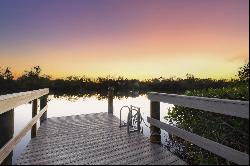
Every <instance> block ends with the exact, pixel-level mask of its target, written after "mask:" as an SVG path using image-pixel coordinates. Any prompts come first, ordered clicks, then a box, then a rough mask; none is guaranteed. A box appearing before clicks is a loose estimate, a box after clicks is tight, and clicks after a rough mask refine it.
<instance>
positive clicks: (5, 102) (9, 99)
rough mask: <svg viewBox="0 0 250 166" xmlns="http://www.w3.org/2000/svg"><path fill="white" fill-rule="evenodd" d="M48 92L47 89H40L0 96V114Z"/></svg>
mask: <svg viewBox="0 0 250 166" xmlns="http://www.w3.org/2000/svg"><path fill="white" fill-rule="evenodd" d="M48 93H49V89H40V90H34V91H28V92H20V93H13V94H8V95H2V96H0V114H2V113H5V112H7V111H9V110H11V109H13V108H15V107H17V106H19V105H22V104H26V103H28V102H30V101H33V100H34V99H37V98H39V97H42V96H44V95H46V94H48Z"/></svg>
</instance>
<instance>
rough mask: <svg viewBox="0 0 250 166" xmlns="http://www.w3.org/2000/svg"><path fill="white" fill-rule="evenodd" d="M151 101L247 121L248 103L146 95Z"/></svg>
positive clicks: (170, 95) (164, 94)
mask: <svg viewBox="0 0 250 166" xmlns="http://www.w3.org/2000/svg"><path fill="white" fill-rule="evenodd" d="M148 98H149V100H151V101H158V102H164V103H170V104H174V105H178V106H183V107H189V108H194V109H199V110H204V111H209V112H214V113H219V114H224V115H230V116H236V117H241V118H245V119H249V101H239V100H227V99H217V98H207V97H196V96H185V95H175V94H166V93H156V92H150V93H148Z"/></svg>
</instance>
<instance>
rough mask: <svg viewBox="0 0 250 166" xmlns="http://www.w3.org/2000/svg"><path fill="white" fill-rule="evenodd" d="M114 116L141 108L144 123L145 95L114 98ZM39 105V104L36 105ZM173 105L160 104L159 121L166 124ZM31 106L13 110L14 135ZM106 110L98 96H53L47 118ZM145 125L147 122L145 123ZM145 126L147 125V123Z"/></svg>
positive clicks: (15, 154) (21, 145)
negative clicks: (127, 108)
mask: <svg viewBox="0 0 250 166" xmlns="http://www.w3.org/2000/svg"><path fill="white" fill-rule="evenodd" d="M113 103H114V115H115V116H117V117H118V118H119V116H120V112H119V111H120V108H121V107H122V106H124V105H128V106H130V105H134V106H137V107H140V108H141V114H142V117H143V118H144V120H145V122H146V119H147V116H150V101H149V100H148V99H147V97H146V95H141V96H138V97H134V98H133V97H128V98H119V99H118V98H115V99H114V101H113ZM38 104H39V103H38ZM172 107H173V105H171V104H167V103H161V116H160V119H161V121H163V122H165V123H168V122H167V120H166V119H164V117H165V116H166V115H167V113H168V109H169V108H172ZM31 110H32V108H31V104H24V105H21V106H19V107H17V108H16V109H15V130H14V134H15V135H16V134H18V132H20V131H21V129H23V128H24V127H25V126H26V125H27V123H28V122H29V121H30V120H31V112H32V111H31ZM107 110H108V101H107V99H98V96H91V97H73V98H72V97H70V98H69V97H59V98H56V97H54V96H53V95H50V96H49V102H48V118H52V117H61V116H71V115H81V114H91V113H100V112H107ZM126 119H127V110H126V109H124V111H123V112H122V120H124V121H126ZM146 123H147V122H146ZM38 126H39V124H38ZM147 126H149V124H148V123H147ZM147 126H146V125H145V124H144V123H142V127H143V134H144V135H145V136H146V137H149V135H150V132H149V128H148V127H147ZM30 135H31V134H30V132H29V133H27V135H26V136H25V137H24V138H23V139H22V141H21V142H20V143H19V144H18V145H17V146H16V148H15V150H14V152H13V159H12V160H13V161H12V162H13V164H15V163H16V160H17V158H18V157H19V156H20V154H21V153H22V151H23V150H24V149H25V147H26V146H27V144H28V142H29V141H30V139H31V136H30ZM161 135H162V137H161V139H162V140H161V141H162V143H163V144H166V140H167V139H168V134H167V132H166V131H164V130H162V131H161Z"/></svg>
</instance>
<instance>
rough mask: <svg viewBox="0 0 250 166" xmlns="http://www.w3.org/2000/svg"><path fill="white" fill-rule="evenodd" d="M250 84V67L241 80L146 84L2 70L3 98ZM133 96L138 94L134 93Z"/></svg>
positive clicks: (154, 80) (153, 81)
mask: <svg viewBox="0 0 250 166" xmlns="http://www.w3.org/2000/svg"><path fill="white" fill-rule="evenodd" d="M247 77H248V80H249V63H248V64H245V65H244V66H243V67H241V68H240V69H239V71H238V78H237V79H230V80H227V79H212V78H206V79H201V78H196V77H195V76H193V75H192V74H187V75H186V78H175V77H171V78H163V77H160V78H152V79H146V80H138V79H127V78H124V77H112V76H107V77H97V78H95V79H91V78H88V77H85V76H83V77H77V76H69V77H67V78H65V79H51V77H50V76H49V75H46V74H42V69H41V67H40V66H34V67H33V68H31V69H30V70H28V71H24V73H23V74H22V75H21V76H20V77H18V78H17V79H14V77H13V74H12V72H11V70H10V68H9V67H7V68H5V69H3V68H1V67H0V95H2V94H8V93H15V92H21V91H28V90H35V89H41V88H50V91H51V92H52V93H53V94H58V95H61V94H69V95H70V94H72V95H73V94H74V95H81V94H99V95H100V96H101V97H104V98H105V96H106V95H107V90H108V87H114V89H115V92H114V94H115V96H118V97H119V96H120V97H121V96H125V97H126V95H129V94H128V93H129V92H137V93H139V94H145V93H147V92H149V91H155V92H163V93H176V94H183V93H185V92H186V91H188V90H207V89H209V88H214V89H216V88H226V87H232V86H236V85H238V84H242V83H244V82H246V81H247V80H246V79H247ZM131 94H132V95H133V94H134V93H131Z"/></svg>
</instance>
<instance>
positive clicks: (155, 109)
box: [150, 101, 161, 144]
mask: <svg viewBox="0 0 250 166" xmlns="http://www.w3.org/2000/svg"><path fill="white" fill-rule="evenodd" d="M150 117H151V118H154V119H157V120H160V102H155V101H150ZM150 142H151V143H157V144H161V129H160V128H158V127H155V126H153V125H151V124H150Z"/></svg>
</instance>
